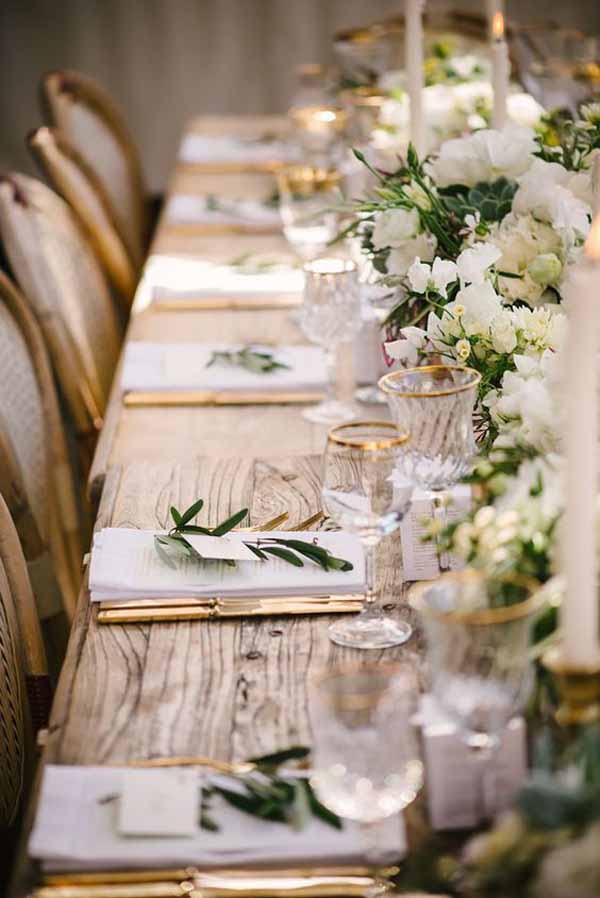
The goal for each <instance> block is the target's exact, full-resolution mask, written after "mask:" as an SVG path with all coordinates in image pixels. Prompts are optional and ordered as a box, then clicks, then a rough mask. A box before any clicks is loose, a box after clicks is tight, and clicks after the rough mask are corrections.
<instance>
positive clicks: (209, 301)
mask: <svg viewBox="0 0 600 898" xmlns="http://www.w3.org/2000/svg"><path fill="white" fill-rule="evenodd" d="M301 302H302V296H301V295H300V294H299V293H298V294H296V293H294V294H284V295H283V296H206V297H204V296H198V297H197V298H195V297H192V298H181V299H177V298H176V297H173V296H170V297H163V298H162V299H161V297H160V295H159V296H158V297H157V298H155V299H154V300H153V302H152V309H153V310H157V311H159V312H175V311H192V310H194V311H202V310H205V311H215V310H237V309H250V310H252V309H290V308H293V307H295V306H298V305H300V303H301Z"/></svg>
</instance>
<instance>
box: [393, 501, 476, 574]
mask: <svg viewBox="0 0 600 898" xmlns="http://www.w3.org/2000/svg"><path fill="white" fill-rule="evenodd" d="M439 495H440V494H439V493H438V494H436V493H433V492H431V491H429V490H421V489H415V490H414V492H413V496H412V504H411V508H410V511H409V512H408V514H407V515H406V516H405V518H404V520H403V521H402V523H401V524H400V536H401V540H402V563H403V571H404V579H405V580H433V579H435V578H436V577H437V576H438V575H439V574H440V573H441V571H443V570H457V569H459V568H460V567H461V566H462V562H461V560H460V559H458V558H456V557H455V556H453V555H452V554H449V553H443V555H442V556H441V557H438V552H437V549H436V546H435V543H434V542H431V541H428V542H424V541H423V537H424V536H425V535H426V533H427V529H428V524H429V522H430V521H431V519H432V518H433V517H437V518H438V519H439V520H442V521H443V523H444V524H450V523H452V522H453V521H458V520H460V519H461V518H462V517H464V515H465V514H466V513H467V512H468V511H469V509H470V507H471V488H470V486H468V485H467V484H458V485H457V486H455V487H454V488H453V489H452V490H449V502H448V504H447V505H444V507H440V500H439V498H438V497H439Z"/></svg>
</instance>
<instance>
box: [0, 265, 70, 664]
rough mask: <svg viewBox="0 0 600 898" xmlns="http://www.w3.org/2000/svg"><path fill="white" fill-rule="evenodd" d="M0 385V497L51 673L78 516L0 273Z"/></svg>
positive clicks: (18, 302) (59, 430)
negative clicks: (26, 572)
mask: <svg viewBox="0 0 600 898" xmlns="http://www.w3.org/2000/svg"><path fill="white" fill-rule="evenodd" d="M0 383H1V384H2V389H0V493H2V495H3V496H4V499H5V500H6V503H7V504H8V507H9V510H10V513H11V515H12V518H13V520H14V523H15V526H16V528H17V532H18V533H19V537H20V539H21V544H22V547H23V552H24V554H25V557H26V559H27V562H28V569H29V577H30V579H31V581H32V584H33V589H34V594H35V597H36V602H37V608H38V614H39V617H40V619H41V621H42V628H43V631H44V635H45V637H46V642H47V646H48V653H49V655H50V656H51V661H52V667H53V671H54V672H56V671H57V670H58V669H59V667H60V663H61V661H62V655H63V653H64V648H65V646H66V638H67V636H68V632H69V625H70V621H71V620H72V618H73V614H74V611H75V605H76V602H77V595H78V590H79V580H80V577H81V574H80V571H81V559H82V540H81V531H82V524H81V517H82V516H81V514H80V513H79V509H78V506H77V501H76V494H75V488H74V484H73V476H72V470H71V466H70V463H69V458H68V451H67V445H66V440H65V436H64V431H63V427H62V422H61V418H60V410H59V405H58V400H57V396H56V391H55V387H54V382H53V378H52V370H51V367H50V363H49V360H48V356H47V353H46V348H45V345H44V341H43V338H42V335H41V333H40V330H39V327H38V324H37V321H36V320H35V318H34V316H33V315H32V313H31V311H30V310H29V308H28V307H27V305H26V303H25V301H24V299H23V297H22V295H21V294H20V293H19V291H18V290H17V289H16V287H15V286H14V285H13V284H12V283H11V281H10V280H9V278H8V277H7V276H6V275H4V274H3V273H2V272H0Z"/></svg>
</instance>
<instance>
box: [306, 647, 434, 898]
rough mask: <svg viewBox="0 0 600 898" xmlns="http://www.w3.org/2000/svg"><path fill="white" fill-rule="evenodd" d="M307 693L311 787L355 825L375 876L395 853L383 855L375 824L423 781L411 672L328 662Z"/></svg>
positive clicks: (376, 890) (412, 794)
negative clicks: (333, 665) (311, 735)
mask: <svg viewBox="0 0 600 898" xmlns="http://www.w3.org/2000/svg"><path fill="white" fill-rule="evenodd" d="M311 698H312V702H311V709H312V729H313V733H314V745H313V768H314V773H313V776H312V777H311V785H312V786H313V788H314V789H315V791H316V793H317V796H318V797H319V799H320V801H322V802H323V804H324V805H325V806H326V807H328V808H330V809H331V810H332V811H333V812H334V813H336V814H338V815H339V816H340V817H343V818H347V819H349V820H355V821H358V822H359V823H360V825H361V829H362V832H363V837H364V839H365V859H366V860H367V862H368V863H369V865H370V866H371V867H372V868H373V872H374V874H375V881H376V882H377V878H376V873H377V870H378V868H379V867H380V866H381V864H382V863H385V862H389V861H390V860H391V861H394V860H395V859H396V858H395V857H393V856H392V857H389V858H385V856H384V853H383V852H382V850H381V841H380V839H379V838H378V832H377V830H376V828H377V827H378V824H379V823H380V822H381V821H383V820H385V819H386V818H388V817H391V816H392V815H394V814H397V813H398V811H400V810H403V809H404V808H406V807H407V806H408V805H409V804H411V802H412V801H414V799H415V798H416V796H417V795H418V793H419V790H420V789H421V786H422V784H423V764H422V761H421V755H420V742H419V737H418V732H417V729H416V726H415V712H416V707H417V703H418V684H417V677H416V674H415V672H414V669H413V668H412V667H410V666H408V665H406V666H401V665H381V664H377V665H365V666H361V667H357V668H344V667H337V668H332V669H330V670H328V671H327V672H326V673H324V674H322V675H321V676H319V677H317V679H316V680H315V682H314V684H313V689H312V695H311ZM384 886H385V883H384V882H382V883H381V884H380V885H379V886H377V885H376V886H375V887H374V888H373V889H372V890H370V893H371V894H374V895H375V894H379V893H380V892H381V891H383V888H384Z"/></svg>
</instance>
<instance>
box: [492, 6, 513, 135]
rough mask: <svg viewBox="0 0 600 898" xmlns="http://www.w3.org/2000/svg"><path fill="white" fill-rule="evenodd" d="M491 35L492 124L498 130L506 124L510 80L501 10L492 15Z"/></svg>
mask: <svg viewBox="0 0 600 898" xmlns="http://www.w3.org/2000/svg"><path fill="white" fill-rule="evenodd" d="M492 35H493V37H492V44H491V51H492V87H493V90H494V107H493V112H492V124H493V126H494V128H497V129H498V130H499V131H500V130H502V128H504V126H505V125H506V120H507V115H508V113H507V104H508V84H509V80H510V59H509V56H508V44H507V43H506V41H505V39H504V16H503V15H502V13H501V12H497V13H495V15H494V18H493V21H492Z"/></svg>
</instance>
